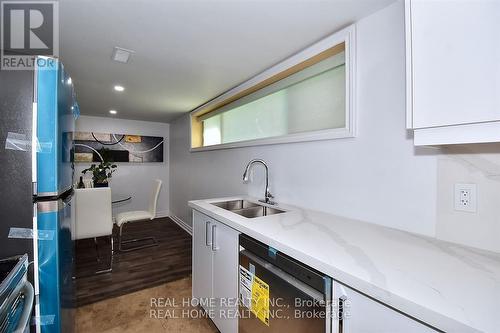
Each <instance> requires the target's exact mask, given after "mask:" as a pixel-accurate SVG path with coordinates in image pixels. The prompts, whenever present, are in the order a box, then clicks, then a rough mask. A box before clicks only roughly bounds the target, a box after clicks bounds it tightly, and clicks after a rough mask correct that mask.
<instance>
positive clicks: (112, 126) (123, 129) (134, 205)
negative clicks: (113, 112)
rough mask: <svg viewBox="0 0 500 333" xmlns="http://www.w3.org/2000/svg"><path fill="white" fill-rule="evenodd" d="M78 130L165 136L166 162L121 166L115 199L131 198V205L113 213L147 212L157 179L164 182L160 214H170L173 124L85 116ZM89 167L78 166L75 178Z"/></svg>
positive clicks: (114, 183) (114, 186) (115, 177)
mask: <svg viewBox="0 0 500 333" xmlns="http://www.w3.org/2000/svg"><path fill="white" fill-rule="evenodd" d="M76 129H77V131H93V132H97V133H123V134H137V135H149V136H162V137H164V139H165V143H164V145H163V154H164V155H163V163H117V165H118V168H117V171H116V172H115V173H114V174H113V177H112V179H111V183H110V186H111V189H112V193H113V196H120V195H127V196H128V195H131V196H132V200H130V201H129V202H127V203H124V204H119V205H114V208H113V213H115V214H116V213H117V212H121V211H127V210H146V209H147V208H148V202H149V197H150V192H151V189H152V186H153V183H152V182H153V180H154V179H156V178H158V179H161V180H162V181H163V186H162V189H161V192H160V196H159V198H158V206H157V215H158V216H168V215H169V178H168V173H169V153H168V152H169V139H170V138H169V124H163V123H155V122H146V121H136V120H125V119H116V118H105V117H88V116H81V117H80V118H78V120H77V122H76ZM88 166H89V164H84V163H77V164H76V169H75V177H76V179H77V180H78V179H79V176H80V175H81V171H82V170H83V169H85V168H87V167H88Z"/></svg>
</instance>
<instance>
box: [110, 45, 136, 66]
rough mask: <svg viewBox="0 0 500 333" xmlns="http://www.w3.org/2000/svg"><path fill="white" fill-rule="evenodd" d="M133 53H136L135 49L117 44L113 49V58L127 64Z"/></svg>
mask: <svg viewBox="0 0 500 333" xmlns="http://www.w3.org/2000/svg"><path fill="white" fill-rule="evenodd" d="M132 53H135V51H132V50H127V49H124V48H121V47H118V46H116V47H115V48H114V49H113V55H112V56H111V59H113V60H114V61H118V62H121V63H124V64H126V63H127V62H128V61H129V59H130V56H131V55H132Z"/></svg>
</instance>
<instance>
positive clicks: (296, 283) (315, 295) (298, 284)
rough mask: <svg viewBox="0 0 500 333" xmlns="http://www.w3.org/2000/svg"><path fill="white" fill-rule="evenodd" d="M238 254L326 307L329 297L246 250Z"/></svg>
mask: <svg viewBox="0 0 500 333" xmlns="http://www.w3.org/2000/svg"><path fill="white" fill-rule="evenodd" d="M240 253H241V254H242V255H244V256H246V257H247V258H249V259H250V260H252V261H254V262H255V263H257V264H259V265H260V266H262V267H263V268H265V269H266V270H268V271H269V272H271V273H272V274H274V275H276V276H277V277H279V278H280V279H282V280H284V281H286V282H287V283H289V284H290V285H292V286H293V287H295V288H297V289H298V290H300V291H302V292H303V293H304V294H306V295H307V296H309V297H311V298H312V299H314V300H315V301H317V302H318V304H321V305H327V304H326V302H325V300H329V299H330V296H329V295H327V294H326V293H325V294H323V293H321V292H319V291H317V290H316V289H314V288H313V287H311V286H309V285H307V284H305V283H304V282H302V281H300V280H298V279H296V278H294V277H293V276H292V275H290V274H288V273H287V272H285V271H283V270H282V269H280V268H278V267H276V266H274V265H273V264H271V263H270V262H267V261H265V260H263V259H262V258H260V257H258V256H256V255H254V254H253V253H251V252H249V251H248V250H242V251H241V252H240ZM325 278H326V277H325ZM330 281H331V280H330ZM330 290H331V289H330Z"/></svg>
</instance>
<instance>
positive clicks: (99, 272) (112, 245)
mask: <svg viewBox="0 0 500 333" xmlns="http://www.w3.org/2000/svg"><path fill="white" fill-rule="evenodd" d="M109 237H111V257H110V258H109V268H106V269H102V270H100V271H96V272H95V274H96V275H97V274H104V273H111V272H112V271H113V254H114V241H113V234H111V236H109ZM94 239H95V238H94ZM96 244H97V243H96ZM97 253H99V252H97ZM98 262H100V261H99V259H98Z"/></svg>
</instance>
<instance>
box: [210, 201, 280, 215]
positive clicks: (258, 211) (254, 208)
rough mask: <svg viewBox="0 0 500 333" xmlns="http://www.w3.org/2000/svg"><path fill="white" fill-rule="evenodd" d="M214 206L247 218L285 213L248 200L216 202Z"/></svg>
mask: <svg viewBox="0 0 500 333" xmlns="http://www.w3.org/2000/svg"><path fill="white" fill-rule="evenodd" d="M212 205H214V206H217V207H220V208H222V209H225V210H228V211H230V212H233V213H235V214H238V215H241V216H243V217H246V218H255V217H262V216H269V215H275V214H281V213H284V212H285V211H284V210H281V209H278V208H273V207H269V206H264V205H261V204H258V203H255V202H251V201H247V200H230V201H221V202H214V203H212Z"/></svg>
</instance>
